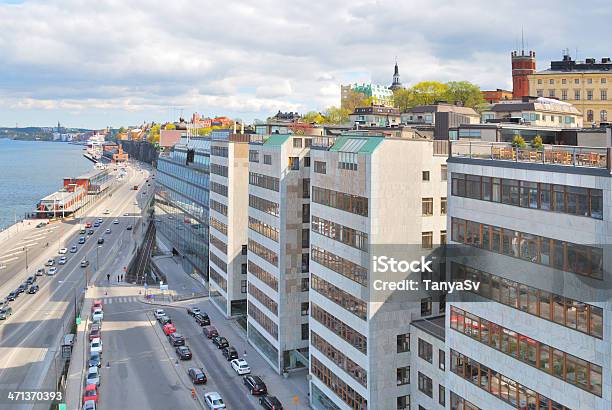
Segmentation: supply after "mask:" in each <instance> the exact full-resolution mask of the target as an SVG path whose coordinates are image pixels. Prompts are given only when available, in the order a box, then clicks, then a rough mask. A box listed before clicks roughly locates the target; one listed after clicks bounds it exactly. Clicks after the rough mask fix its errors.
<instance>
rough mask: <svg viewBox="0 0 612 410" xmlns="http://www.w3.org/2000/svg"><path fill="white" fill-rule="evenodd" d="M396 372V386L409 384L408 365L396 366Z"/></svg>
mask: <svg viewBox="0 0 612 410" xmlns="http://www.w3.org/2000/svg"><path fill="white" fill-rule="evenodd" d="M396 374H397V385H398V386H403V385H405V384H410V366H406V367H399V368H397V370H396Z"/></svg>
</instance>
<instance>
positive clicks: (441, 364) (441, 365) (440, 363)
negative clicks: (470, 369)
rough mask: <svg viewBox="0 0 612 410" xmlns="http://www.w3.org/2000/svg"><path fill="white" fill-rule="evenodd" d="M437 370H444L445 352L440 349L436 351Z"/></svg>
mask: <svg viewBox="0 0 612 410" xmlns="http://www.w3.org/2000/svg"><path fill="white" fill-rule="evenodd" d="M438 368H439V369H440V370H445V369H446V352H445V351H444V350H442V349H438Z"/></svg>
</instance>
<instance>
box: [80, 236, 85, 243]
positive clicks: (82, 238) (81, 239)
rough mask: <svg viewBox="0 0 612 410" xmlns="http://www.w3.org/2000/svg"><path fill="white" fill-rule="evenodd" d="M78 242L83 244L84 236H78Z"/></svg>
mask: <svg viewBox="0 0 612 410" xmlns="http://www.w3.org/2000/svg"><path fill="white" fill-rule="evenodd" d="M79 243H80V244H84V243H85V237H84V236H81V237H80V238H79Z"/></svg>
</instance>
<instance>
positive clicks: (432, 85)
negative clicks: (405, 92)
mask: <svg viewBox="0 0 612 410" xmlns="http://www.w3.org/2000/svg"><path fill="white" fill-rule="evenodd" d="M410 91H411V92H412V104H413V105H412V106H413V107H414V106H416V105H429V104H433V103H435V102H436V101H440V100H444V99H446V96H447V92H448V85H446V84H443V83H439V82H437V81H423V82H420V83H418V84H415V85H414V86H413V87H411V88H410Z"/></svg>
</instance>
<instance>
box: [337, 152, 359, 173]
mask: <svg viewBox="0 0 612 410" xmlns="http://www.w3.org/2000/svg"><path fill="white" fill-rule="evenodd" d="M338 169H346V170H349V171H357V153H356V152H342V151H340V152H338Z"/></svg>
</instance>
